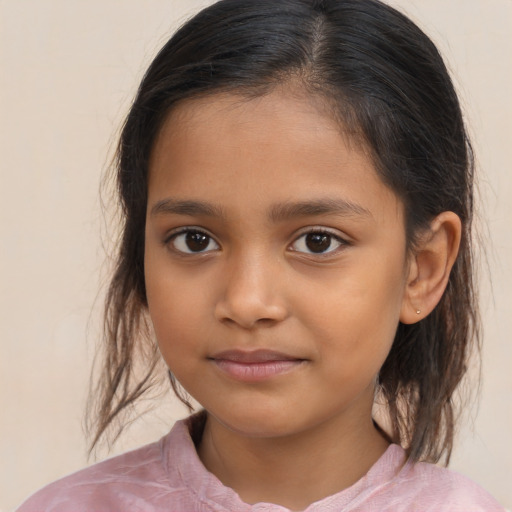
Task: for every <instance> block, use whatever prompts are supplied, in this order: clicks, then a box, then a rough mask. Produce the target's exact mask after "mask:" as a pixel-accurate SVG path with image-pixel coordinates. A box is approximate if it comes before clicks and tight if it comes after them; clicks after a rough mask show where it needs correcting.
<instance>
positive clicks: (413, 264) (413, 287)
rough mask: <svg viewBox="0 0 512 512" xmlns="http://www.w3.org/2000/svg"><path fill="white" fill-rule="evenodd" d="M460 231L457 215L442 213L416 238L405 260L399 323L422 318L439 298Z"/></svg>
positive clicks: (453, 259)
mask: <svg viewBox="0 0 512 512" xmlns="http://www.w3.org/2000/svg"><path fill="white" fill-rule="evenodd" d="M461 232H462V225H461V221H460V218H459V216H458V215H457V214H455V213H453V212H443V213H440V214H439V215H438V216H437V217H436V218H435V219H434V220H433V221H432V222H431V223H430V229H429V230H428V231H426V232H425V233H424V234H423V235H422V237H421V238H420V240H419V242H418V244H417V247H416V248H415V250H414V253H413V254H412V255H411V261H410V263H409V269H408V276H407V282H406V285H405V293H404V298H403V301H402V309H401V312H400V321H401V322H402V323H404V324H413V323H416V322H418V321H419V320H421V319H422V318H425V317H426V316H428V315H429V314H430V313H431V312H432V310H433V309H434V308H435V307H436V306H437V304H438V302H439V301H440V300H441V297H442V295H443V293H444V290H445V289H446V285H447V283H448V279H449V277H450V271H451V269H452V267H453V264H454V263H455V260H456V258H457V254H458V251H459V245H460V239H461ZM418 311H419V313H418Z"/></svg>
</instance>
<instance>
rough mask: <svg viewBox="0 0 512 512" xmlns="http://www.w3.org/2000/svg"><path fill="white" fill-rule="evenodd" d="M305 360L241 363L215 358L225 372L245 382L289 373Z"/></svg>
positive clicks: (215, 361)
mask: <svg viewBox="0 0 512 512" xmlns="http://www.w3.org/2000/svg"><path fill="white" fill-rule="evenodd" d="M303 362H304V361H302V360H300V359H293V360H285V361H264V362H260V363H240V362H238V361H231V360H228V359H215V360H214V363H215V364H216V365H217V367H218V368H219V369H220V370H222V371H223V372H224V373H226V374H228V375H229V376H230V377H232V378H234V379H237V380H241V381H245V382H257V381H261V380H266V379H270V378H272V377H276V376H278V375H282V374H284V373H288V372H290V371H292V370H294V369H295V368H298V367H299V366H301V365H302V363H303Z"/></svg>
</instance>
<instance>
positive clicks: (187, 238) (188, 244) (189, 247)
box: [168, 229, 219, 254]
mask: <svg viewBox="0 0 512 512" xmlns="http://www.w3.org/2000/svg"><path fill="white" fill-rule="evenodd" d="M168 243H170V244H171V245H172V247H173V249H175V250H176V251H178V252H182V253H185V254H194V253H201V252H209V251H215V250H217V249H219V244H218V243H217V242H216V241H215V240H214V239H213V238H212V237H211V236H210V235H208V234H206V233H204V232H203V231H199V230H196V229H187V230H183V231H180V232H179V233H176V234H175V235H172V236H171V237H170V239H169V241H168Z"/></svg>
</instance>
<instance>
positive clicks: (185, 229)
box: [162, 226, 220, 255]
mask: <svg viewBox="0 0 512 512" xmlns="http://www.w3.org/2000/svg"><path fill="white" fill-rule="evenodd" d="M190 232H193V233H201V234H203V235H205V236H207V237H208V238H210V239H211V240H212V241H213V242H214V243H215V245H216V246H217V247H216V248H215V249H209V250H207V251H198V252H194V251H191V252H186V251H181V250H179V249H177V248H176V247H172V248H170V247H169V245H170V244H171V242H172V241H173V240H174V239H176V238H177V237H178V236H179V235H183V234H186V233H190ZM162 244H163V245H164V246H166V247H168V248H170V249H171V250H172V251H174V252H175V253H177V254H181V255H184V254H185V255H200V254H208V253H210V252H212V251H214V250H218V249H220V244H219V242H218V241H217V239H216V238H215V236H213V235H212V234H211V233H210V232H209V231H208V230H207V229H204V228H201V227H199V226H180V227H178V228H174V229H172V230H171V231H169V232H167V233H166V234H165V236H164V239H163V240H162Z"/></svg>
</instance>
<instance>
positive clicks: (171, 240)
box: [163, 226, 350, 257]
mask: <svg viewBox="0 0 512 512" xmlns="http://www.w3.org/2000/svg"><path fill="white" fill-rule="evenodd" d="M181 235H199V236H202V237H204V238H206V239H207V244H206V246H205V248H204V250H198V251H193V250H186V248H185V247H183V248H178V247H176V245H175V242H176V240H177V239H178V237H180V236H181ZM308 235H320V236H326V237H329V247H328V248H327V249H328V250H326V251H323V252H315V251H313V250H311V251H307V250H297V249H294V248H291V247H293V245H295V244H297V243H298V242H299V241H300V240H301V239H303V238H304V239H305V238H306V237H307V236H308ZM333 241H334V242H335V243H337V244H338V245H337V246H336V247H335V248H334V249H331V245H332V243H333ZM199 242H201V241H200V240H199ZM212 242H213V244H214V245H215V247H214V248H213V249H212V248H210V249H208V247H210V245H211V244H212ZM163 243H164V245H165V246H169V244H171V245H172V246H173V247H172V250H173V251H175V252H177V253H178V254H187V255H194V254H195V255H199V254H207V253H209V252H211V251H213V250H217V249H219V248H220V245H219V243H218V242H217V241H216V240H215V238H214V237H213V236H212V235H210V234H209V233H208V232H206V231H204V230H202V229H199V228H196V227H193V226H191V227H183V228H180V229H179V231H176V232H173V233H171V234H170V235H169V236H167V237H166V238H165V240H164V241H163ZM183 243H184V244H187V241H186V240H184V241H183ZM304 243H305V244H307V242H304ZM348 245H350V243H349V242H348V241H347V240H345V239H344V238H342V237H340V236H339V235H338V234H335V233H333V232H331V231H329V230H327V229H325V228H314V227H313V228H309V229H308V230H307V231H304V232H302V233H300V234H299V235H298V236H297V237H296V238H295V239H294V241H293V242H292V243H291V244H290V245H289V247H290V248H291V251H293V252H297V253H300V254H306V255H312V256H316V257H329V256H330V255H332V254H333V253H336V252H338V251H339V250H340V248H343V247H345V246H348ZM184 249H185V250H184ZM188 249H190V247H188ZM309 249H310V248H309Z"/></svg>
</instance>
